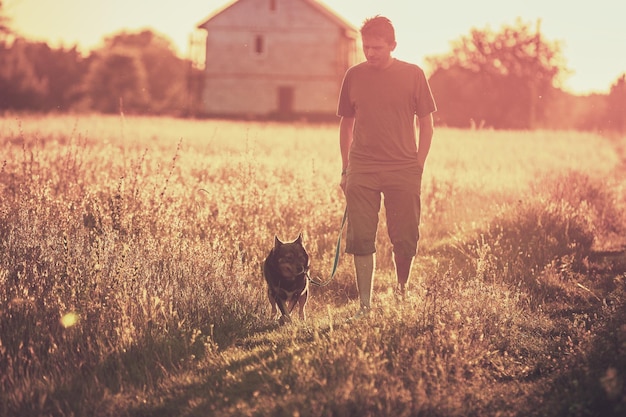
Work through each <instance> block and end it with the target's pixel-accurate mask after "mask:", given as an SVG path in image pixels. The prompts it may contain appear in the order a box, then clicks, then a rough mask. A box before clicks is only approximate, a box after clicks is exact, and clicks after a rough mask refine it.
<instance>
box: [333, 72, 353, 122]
mask: <svg viewBox="0 0 626 417" xmlns="http://www.w3.org/2000/svg"><path fill="white" fill-rule="evenodd" d="M337 116H340V117H354V116H355V111H354V105H353V104H352V102H351V101H350V71H347V72H346V75H345V76H344V77H343V82H342V83H341V92H340V93H339V104H338V105H337Z"/></svg>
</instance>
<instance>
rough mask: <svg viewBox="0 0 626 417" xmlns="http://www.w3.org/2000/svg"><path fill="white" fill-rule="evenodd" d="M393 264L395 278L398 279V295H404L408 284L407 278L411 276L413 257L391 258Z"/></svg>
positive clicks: (395, 256)
mask: <svg viewBox="0 0 626 417" xmlns="http://www.w3.org/2000/svg"><path fill="white" fill-rule="evenodd" d="M393 260H394V263H395V264H396V277H397V279H398V290H399V291H400V294H402V295H404V294H405V292H406V287H407V283H408V282H409V276H410V275H411V268H412V266H413V257H410V258H407V257H404V256H398V255H395V254H394V256H393Z"/></svg>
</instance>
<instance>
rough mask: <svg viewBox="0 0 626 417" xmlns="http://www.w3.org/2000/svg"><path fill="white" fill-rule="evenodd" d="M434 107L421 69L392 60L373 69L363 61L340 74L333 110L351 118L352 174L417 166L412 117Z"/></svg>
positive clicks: (430, 110)
mask: <svg viewBox="0 0 626 417" xmlns="http://www.w3.org/2000/svg"><path fill="white" fill-rule="evenodd" d="M436 110H437V107H436V105H435V101H434V99H433V96H432V93H431V91H430V86H429V85H428V81H427V80H426V76H425V75H424V71H422V69H421V68H420V67H418V66H417V65H414V64H410V63H407V62H403V61H399V60H396V59H394V61H393V63H392V64H391V65H390V66H389V67H387V68H385V69H378V68H375V67H372V66H371V65H369V64H368V63H366V62H363V63H361V64H358V65H355V66H353V67H352V68H350V69H349V70H348V71H347V72H346V75H345V77H344V80H343V84H342V86H341V94H340V96H339V105H338V109H337V114H338V115H339V116H344V117H355V125H354V138H353V141H352V147H351V148H350V162H349V167H350V171H351V172H376V171H383V170H384V171H390V170H396V169H404V168H412V167H415V166H417V140H416V131H415V116H417V117H424V116H427V115H428V114H430V113H432V112H434V111H436Z"/></svg>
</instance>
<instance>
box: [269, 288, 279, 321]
mask: <svg viewBox="0 0 626 417" xmlns="http://www.w3.org/2000/svg"><path fill="white" fill-rule="evenodd" d="M267 297H268V298H269V299H270V305H271V306H272V320H275V319H276V316H277V315H278V310H277V309H276V298H275V297H274V294H272V291H271V290H270V289H268V290H267Z"/></svg>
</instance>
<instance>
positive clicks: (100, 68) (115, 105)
mask: <svg viewBox="0 0 626 417" xmlns="http://www.w3.org/2000/svg"><path fill="white" fill-rule="evenodd" d="M147 86H148V83H147V76H146V70H145V68H144V66H143V63H142V62H141V59H140V58H139V57H138V56H137V55H136V53H135V51H131V50H127V49H124V48H116V49H114V50H112V51H105V52H101V53H99V54H97V55H96V57H95V58H93V62H92V63H91V65H90V67H89V72H88V74H87V76H86V78H85V93H86V95H87V97H88V101H89V103H90V107H91V108H92V109H94V110H97V111H101V112H104V113H116V112H124V111H130V112H144V111H145V110H146V108H147V106H148V102H149V98H150V97H149V94H148V91H147Z"/></svg>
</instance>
